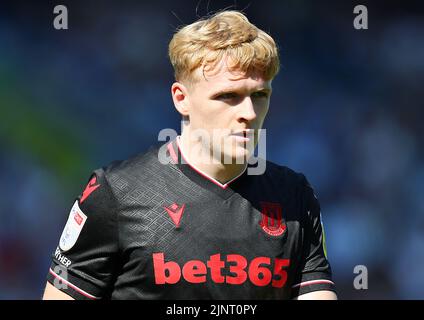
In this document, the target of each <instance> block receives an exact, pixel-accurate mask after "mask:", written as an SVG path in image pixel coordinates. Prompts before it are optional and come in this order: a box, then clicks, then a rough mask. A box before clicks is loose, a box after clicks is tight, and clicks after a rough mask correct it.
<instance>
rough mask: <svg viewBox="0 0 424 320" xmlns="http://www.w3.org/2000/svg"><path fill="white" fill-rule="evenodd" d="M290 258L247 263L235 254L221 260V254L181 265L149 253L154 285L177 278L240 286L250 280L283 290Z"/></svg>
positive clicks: (159, 254)
mask: <svg viewBox="0 0 424 320" xmlns="http://www.w3.org/2000/svg"><path fill="white" fill-rule="evenodd" d="M289 265H290V259H278V258H274V259H271V258H269V257H256V258H254V259H252V260H251V261H248V260H247V259H246V258H245V257H243V256H242V255H239V254H229V255H226V256H225V258H224V259H223V258H221V254H219V253H217V254H214V255H211V256H210V257H209V259H208V260H207V261H206V263H205V262H203V261H201V260H189V261H187V262H186V263H185V264H184V265H183V266H180V265H179V264H178V263H177V262H175V261H166V262H165V255H164V254H163V253H162V252H160V253H154V254H153V268H154V273H155V283H156V284H159V285H164V284H176V283H178V282H179V281H181V277H182V278H183V279H184V280H185V281H187V282H190V283H205V282H206V281H207V278H209V279H210V280H212V281H213V282H215V283H228V284H232V285H241V284H243V283H245V282H246V281H250V282H251V283H253V284H254V285H256V286H261V287H262V286H268V285H271V286H273V287H275V288H281V287H283V286H284V285H285V284H286V282H287V271H286V268H287V267H288V266H289ZM224 268H228V270H229V271H230V273H231V274H232V275H225V276H224V275H223V274H222V270H223V269H224Z"/></svg>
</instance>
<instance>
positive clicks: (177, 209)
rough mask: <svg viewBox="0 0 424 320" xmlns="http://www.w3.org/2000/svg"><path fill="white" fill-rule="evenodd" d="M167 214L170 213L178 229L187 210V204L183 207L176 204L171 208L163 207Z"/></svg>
mask: <svg viewBox="0 0 424 320" xmlns="http://www.w3.org/2000/svg"><path fill="white" fill-rule="evenodd" d="M163 208H164V209H165V210H166V212H168V214H169V216H170V217H171V219H172V221H173V222H174V224H175V226H176V227H177V228H178V227H179V226H180V222H181V217H182V216H183V212H184V209H185V204H183V205H182V206H178V205H177V204H176V203H175V202H174V203H173V204H172V205H170V206H169V207H163Z"/></svg>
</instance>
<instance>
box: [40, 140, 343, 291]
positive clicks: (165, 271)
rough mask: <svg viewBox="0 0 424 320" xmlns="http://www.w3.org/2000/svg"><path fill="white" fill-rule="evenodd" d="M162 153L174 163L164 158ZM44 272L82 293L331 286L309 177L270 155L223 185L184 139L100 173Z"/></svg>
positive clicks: (81, 198)
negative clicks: (187, 150) (258, 169)
mask: <svg viewBox="0 0 424 320" xmlns="http://www.w3.org/2000/svg"><path fill="white" fill-rule="evenodd" d="M159 150H162V151H163V150H166V153H165V154H166V155H167V157H168V158H169V161H167V162H166V163H164V164H163V163H161V161H159V159H158V153H159ZM52 259H53V261H52V264H51V267H50V270H49V272H48V275H47V280H48V281H49V282H50V283H51V284H53V285H55V286H56V287H58V288H59V289H60V290H61V291H63V292H65V293H67V294H68V295H70V296H72V297H73V298H75V299H291V298H293V297H296V296H298V295H300V294H304V293H308V292H312V291H317V290H332V291H334V290H335V287H334V283H333V282H332V276H331V267H330V264H329V261H328V260H327V258H326V254H325V243H324V234H323V228H322V223H321V214H320V206H319V202H318V200H317V198H316V197H315V195H314V191H313V189H312V187H311V186H310V185H309V183H308V181H307V180H306V178H305V176H304V175H302V174H300V173H296V172H294V171H293V170H291V169H289V168H287V167H284V166H279V165H276V164H273V163H272V162H269V161H267V163H266V170H265V172H264V173H263V174H262V175H249V174H248V170H245V171H244V172H243V173H242V174H241V175H240V176H239V177H237V178H236V179H234V180H232V181H231V182H230V183H227V184H220V183H219V182H217V181H214V180H213V179H210V178H208V177H207V176H205V175H204V174H202V173H201V172H199V171H198V170H197V169H195V168H194V167H192V166H191V165H190V164H187V163H184V161H182V156H181V150H180V149H179V146H178V142H177V141H176V140H173V141H171V142H169V143H167V144H165V145H164V146H162V147H161V148H160V147H155V148H151V149H150V150H149V151H148V152H146V153H144V154H141V155H137V156H135V157H133V158H131V159H128V160H125V161H119V162H114V163H112V164H110V165H109V166H107V167H104V168H101V169H98V170H95V171H94V173H93V174H92V176H91V177H90V179H89V184H88V186H87V187H86V189H85V190H84V192H83V193H82V194H81V195H80V196H79V197H78V198H77V199H76V200H75V202H74V204H73V207H72V210H71V213H70V216H69V219H68V222H67V224H66V226H65V230H64V232H63V234H62V237H61V239H60V241H59V245H58V247H57V249H56V250H55V252H54V253H53V254H52Z"/></svg>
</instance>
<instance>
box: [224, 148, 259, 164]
mask: <svg viewBox="0 0 424 320" xmlns="http://www.w3.org/2000/svg"><path fill="white" fill-rule="evenodd" d="M251 154H252V152H249V150H248V149H246V148H243V147H236V148H235V150H233V152H231V153H225V154H223V155H222V158H223V159H222V161H223V163H224V164H246V163H247V162H248V160H249V158H250V157H251Z"/></svg>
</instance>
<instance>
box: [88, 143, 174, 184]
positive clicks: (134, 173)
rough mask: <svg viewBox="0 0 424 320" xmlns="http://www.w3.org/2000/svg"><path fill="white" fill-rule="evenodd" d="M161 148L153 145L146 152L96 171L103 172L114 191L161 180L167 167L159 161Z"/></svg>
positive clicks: (113, 162)
mask: <svg viewBox="0 0 424 320" xmlns="http://www.w3.org/2000/svg"><path fill="white" fill-rule="evenodd" d="M160 147H161V145H159V144H156V145H152V146H151V147H150V148H148V150H146V151H144V152H141V153H137V154H135V155H132V156H130V157H128V158H127V159H124V160H115V161H112V162H111V163H109V164H108V165H106V166H103V167H101V168H99V169H97V170H96V171H97V172H99V171H100V172H102V174H103V175H104V177H105V179H106V180H107V182H108V184H109V185H110V187H111V188H112V189H116V188H119V189H122V188H124V187H125V186H128V187H130V188H135V187H137V186H142V185H143V184H145V183H146V182H148V181H149V180H155V179H156V180H158V179H160V173H161V172H162V171H163V170H164V168H165V167H166V163H162V162H163V161H162V162H161V161H160V160H159V155H158V153H159V149H160ZM96 171H95V172H96Z"/></svg>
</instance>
